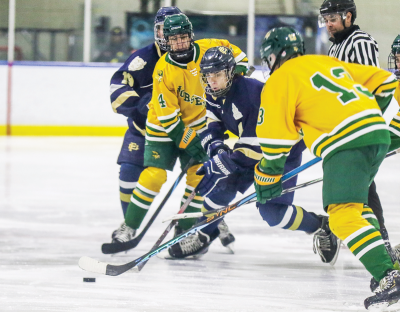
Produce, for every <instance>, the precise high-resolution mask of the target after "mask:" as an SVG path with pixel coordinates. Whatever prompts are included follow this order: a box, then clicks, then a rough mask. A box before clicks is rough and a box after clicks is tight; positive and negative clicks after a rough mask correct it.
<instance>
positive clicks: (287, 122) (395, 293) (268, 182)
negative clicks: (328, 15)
mask: <svg viewBox="0 0 400 312" xmlns="http://www.w3.org/2000/svg"><path fill="white" fill-rule="evenodd" d="M260 52H261V59H262V60H263V62H265V63H266V64H267V65H268V67H269V68H270V70H271V76H270V78H269V79H268V81H267V82H266V84H265V86H264V89H263V92H262V94H261V107H260V116H264V118H263V119H261V120H259V121H258V124H257V129H256V132H257V137H258V138H259V142H260V145H261V150H262V152H263V158H262V160H261V161H260V162H259V163H258V164H257V165H256V169H255V176H254V180H255V182H254V184H255V188H256V192H257V200H258V201H259V202H261V203H265V202H266V201H267V200H269V199H272V198H274V197H276V196H279V194H280V193H281V190H282V182H281V180H280V178H281V176H282V173H283V170H284V164H285V162H286V159H287V153H289V152H290V150H291V148H292V146H293V145H294V144H295V143H297V142H298V140H299V139H300V137H299V131H300V130H302V132H303V134H304V138H303V139H304V142H305V144H306V146H307V147H308V148H309V149H310V150H311V152H312V153H313V154H314V155H315V156H318V157H322V158H323V171H324V185H323V205H324V207H325V210H326V211H327V212H328V214H329V218H330V220H329V227H330V229H331V230H332V232H333V233H334V234H335V235H336V236H337V237H339V238H340V239H341V240H342V241H343V242H344V243H345V244H346V245H347V246H348V248H349V249H350V251H351V252H352V253H353V254H354V255H355V256H356V257H357V259H358V260H360V261H361V263H362V264H363V265H364V266H365V268H366V269H367V270H368V271H369V272H370V273H371V275H372V276H373V277H374V278H375V279H376V280H377V281H380V284H379V287H377V288H376V290H375V295H374V296H371V297H369V298H367V299H366V300H365V302H364V305H365V307H366V308H367V309H369V310H372V309H374V308H377V307H383V306H388V305H390V304H392V303H394V302H397V300H398V299H399V298H400V271H398V270H396V269H395V268H394V265H393V263H392V261H391V259H390V256H389V254H388V253H387V251H386V248H385V246H384V242H383V240H382V237H381V235H380V232H379V230H378V228H377V227H375V226H373V225H372V224H371V223H369V222H368V221H367V220H368V219H366V216H365V217H364V214H365V213H364V204H367V202H368V188H369V185H370V183H371V182H372V180H373V178H374V176H375V174H376V173H377V171H378V169H379V165H380V163H381V162H382V160H383V159H384V157H385V155H386V152H387V151H388V148H389V145H390V134H389V131H388V130H387V126H386V124H385V120H384V119H383V117H382V111H383V110H385V108H386V107H387V106H388V105H389V103H390V100H391V98H392V95H393V93H394V91H395V88H396V87H397V85H398V82H397V80H396V78H395V76H394V75H393V74H391V73H389V72H387V71H384V70H381V69H379V68H376V67H373V66H364V65H358V64H349V63H346V62H342V61H339V60H338V59H335V58H331V57H328V56H322V55H303V53H304V41H303V38H302V37H301V35H300V34H299V33H298V32H297V31H295V30H294V29H293V28H289V27H282V28H274V29H272V30H271V31H269V32H268V33H267V34H266V36H265V38H264V40H263V43H262V46H261V51H260ZM272 103H273V104H272Z"/></svg>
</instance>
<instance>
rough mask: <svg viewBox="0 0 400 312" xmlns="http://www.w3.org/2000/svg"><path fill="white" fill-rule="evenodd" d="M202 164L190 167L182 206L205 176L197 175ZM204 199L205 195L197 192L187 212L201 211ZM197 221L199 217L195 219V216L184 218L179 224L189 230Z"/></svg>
mask: <svg viewBox="0 0 400 312" xmlns="http://www.w3.org/2000/svg"><path fill="white" fill-rule="evenodd" d="M202 165H203V164H198V165H194V166H192V167H190V168H189V169H188V171H187V174H186V187H185V194H184V195H183V197H182V201H181V206H182V204H183V203H184V202H185V201H186V199H187V198H188V197H189V195H190V193H192V192H193V190H194V189H195V187H196V186H197V185H198V184H199V183H200V181H201V179H202V178H203V176H198V175H196V172H197V170H198V169H199V168H200V167H201V166H202ZM203 200H204V198H203V197H201V196H200V195H199V194H196V196H195V198H193V200H192V201H191V202H190V204H189V206H188V207H187V208H186V210H185V213H190V212H200V210H201V207H202V206H203ZM196 222H197V219H194V218H192V219H182V220H179V221H178V224H179V226H180V227H181V228H182V229H183V230H187V229H190V228H191V227H192V226H193V225H194V224H195V223H196Z"/></svg>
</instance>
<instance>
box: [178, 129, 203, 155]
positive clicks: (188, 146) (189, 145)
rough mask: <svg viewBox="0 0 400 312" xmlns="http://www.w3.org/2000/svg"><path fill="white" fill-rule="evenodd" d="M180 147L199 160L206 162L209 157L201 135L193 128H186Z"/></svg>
mask: <svg viewBox="0 0 400 312" xmlns="http://www.w3.org/2000/svg"><path fill="white" fill-rule="evenodd" d="M178 147H179V148H181V149H184V150H185V151H186V153H188V154H189V155H190V156H192V157H193V158H194V159H195V160H197V161H198V162H205V161H207V160H208V159H209V158H208V156H207V153H206V151H205V150H204V148H203V146H201V142H200V138H199V136H198V135H197V133H196V131H194V130H193V129H191V128H185V131H184V132H183V135H182V138H181V140H180V142H179V145H178Z"/></svg>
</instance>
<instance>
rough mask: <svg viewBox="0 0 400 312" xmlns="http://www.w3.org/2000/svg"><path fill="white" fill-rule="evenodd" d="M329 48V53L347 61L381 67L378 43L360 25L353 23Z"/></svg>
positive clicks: (332, 39) (334, 39) (333, 39)
mask: <svg viewBox="0 0 400 312" xmlns="http://www.w3.org/2000/svg"><path fill="white" fill-rule="evenodd" d="M330 40H331V41H333V44H332V46H331V47H330V48H329V51H328V55H329V56H333V57H336V58H338V59H339V60H341V61H344V62H347V63H356V64H362V65H372V66H376V67H379V60H378V57H379V50H378V43H377V42H376V41H375V39H374V38H372V37H371V36H370V35H369V34H367V33H366V32H365V31H362V30H360V27H358V26H357V25H353V26H351V27H349V28H348V29H346V31H345V32H344V33H339V34H337V35H336V36H335V38H331V39H330Z"/></svg>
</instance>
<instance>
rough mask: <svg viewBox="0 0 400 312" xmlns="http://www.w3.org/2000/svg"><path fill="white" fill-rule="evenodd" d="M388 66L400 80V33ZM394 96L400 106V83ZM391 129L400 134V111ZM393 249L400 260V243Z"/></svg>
mask: <svg viewBox="0 0 400 312" xmlns="http://www.w3.org/2000/svg"><path fill="white" fill-rule="evenodd" d="M388 68H389V70H390V71H391V72H393V73H394V74H395V76H396V78H397V80H399V81H400V35H398V36H397V37H396V38H395V39H394V41H393V43H392V45H391V47H390V54H389V57H388ZM394 97H395V99H396V101H397V103H398V104H399V106H400V84H399V85H398V86H397V88H396V91H395V93H394ZM389 130H390V131H391V132H392V133H393V134H395V135H398V136H400V111H399V112H398V113H397V115H396V116H395V117H394V118H393V120H392V121H391V122H390V125H389ZM393 141H394V139H393V136H392V142H393ZM392 147H393V143H392ZM398 147H400V142H399V143H398V144H397V145H396V146H394V148H398ZM393 250H394V252H395V254H396V256H397V259H398V260H399V261H400V244H398V245H396V246H395V247H394V249H393Z"/></svg>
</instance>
